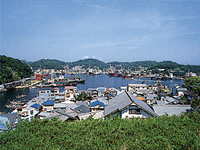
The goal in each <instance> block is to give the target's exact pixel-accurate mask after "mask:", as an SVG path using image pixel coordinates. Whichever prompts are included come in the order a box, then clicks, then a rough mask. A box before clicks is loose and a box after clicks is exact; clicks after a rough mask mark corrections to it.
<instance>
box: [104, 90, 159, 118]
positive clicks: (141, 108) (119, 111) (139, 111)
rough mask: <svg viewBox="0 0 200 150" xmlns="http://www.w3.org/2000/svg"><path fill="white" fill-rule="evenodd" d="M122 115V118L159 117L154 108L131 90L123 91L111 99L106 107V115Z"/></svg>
mask: <svg viewBox="0 0 200 150" xmlns="http://www.w3.org/2000/svg"><path fill="white" fill-rule="evenodd" d="M109 116H111V117H112V116H120V118H126V117H128V118H133V117H140V118H147V117H157V114H156V113H155V112H154V111H153V109H152V108H151V107H150V106H148V105H147V104H146V103H145V102H143V101H141V100H140V99H138V98H137V97H135V96H133V95H132V94H131V93H130V92H123V93H121V94H119V95H118V96H116V97H114V98H113V99H111V100H109V104H108V106H106V107H105V112H104V117H109Z"/></svg>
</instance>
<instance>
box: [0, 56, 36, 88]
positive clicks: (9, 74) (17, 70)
mask: <svg viewBox="0 0 200 150" xmlns="http://www.w3.org/2000/svg"><path fill="white" fill-rule="evenodd" d="M31 75H33V73H32V71H31V69H30V68H29V66H28V65H27V64H25V63H22V62H21V61H20V60H18V59H14V58H11V57H6V56H4V55H0V84H3V83H7V82H12V81H16V80H20V79H22V78H27V77H30V76H31Z"/></svg>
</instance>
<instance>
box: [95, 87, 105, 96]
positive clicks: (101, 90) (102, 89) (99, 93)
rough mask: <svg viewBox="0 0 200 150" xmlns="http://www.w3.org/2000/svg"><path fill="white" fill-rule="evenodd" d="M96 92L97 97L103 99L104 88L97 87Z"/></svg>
mask: <svg viewBox="0 0 200 150" xmlns="http://www.w3.org/2000/svg"><path fill="white" fill-rule="evenodd" d="M97 91H98V96H99V97H103V96H104V95H105V92H106V88H105V87H98V88H97Z"/></svg>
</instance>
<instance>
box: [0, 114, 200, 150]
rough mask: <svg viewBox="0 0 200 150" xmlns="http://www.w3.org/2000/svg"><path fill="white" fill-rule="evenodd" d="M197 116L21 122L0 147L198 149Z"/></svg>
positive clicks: (4, 136)
mask: <svg viewBox="0 0 200 150" xmlns="http://www.w3.org/2000/svg"><path fill="white" fill-rule="evenodd" d="M199 136H200V115H199V113H197V112H193V113H189V114H187V115H182V116H179V117H178V116H172V117H169V116H163V117H157V118H148V119H136V118H134V119H119V118H117V117H116V118H113V119H105V120H103V119H99V120H94V119H88V120H83V121H75V122H62V121H58V120H57V119H54V120H38V119H35V120H32V121H31V122H26V121H23V122H22V123H21V124H19V126H18V127H17V129H16V130H14V131H11V132H5V133H2V134H1V142H2V149H87V150H88V149H181V150H182V149H200V138H199Z"/></svg>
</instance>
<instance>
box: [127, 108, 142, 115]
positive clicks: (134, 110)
mask: <svg viewBox="0 0 200 150" xmlns="http://www.w3.org/2000/svg"><path fill="white" fill-rule="evenodd" d="M129 114H140V109H129Z"/></svg>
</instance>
